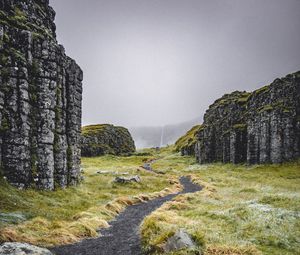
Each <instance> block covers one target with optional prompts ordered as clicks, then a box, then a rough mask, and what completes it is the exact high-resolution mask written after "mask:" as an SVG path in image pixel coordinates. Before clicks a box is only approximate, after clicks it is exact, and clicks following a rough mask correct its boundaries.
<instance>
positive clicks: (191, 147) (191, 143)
mask: <svg viewBox="0 0 300 255" xmlns="http://www.w3.org/2000/svg"><path fill="white" fill-rule="evenodd" d="M201 129H202V125H196V126H194V127H192V128H191V129H190V130H189V131H188V132H187V133H186V134H185V135H183V136H182V137H180V138H179V139H178V140H177V141H176V142H175V150H176V151H180V152H181V155H182V156H194V155H195V146H196V143H197V141H198V140H197V134H198V133H199V131H200V130H201Z"/></svg>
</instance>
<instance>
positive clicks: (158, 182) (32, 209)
mask: <svg viewBox="0 0 300 255" xmlns="http://www.w3.org/2000/svg"><path fill="white" fill-rule="evenodd" d="M147 159H148V157H144V156H131V157H116V156H104V157H97V158H83V159H82V167H83V169H84V177H85V181H84V182H83V183H82V184H81V185H79V186H77V187H70V188H67V189H65V190H56V191H54V192H46V191H36V190H31V189H30V190H18V189H15V188H13V187H11V186H10V185H8V184H7V183H6V182H5V181H4V180H3V179H2V180H1V183H0V212H1V213H4V215H2V218H1V215H0V241H9V240H12V241H26V242H30V243H33V244H39V245H56V244H63V243H69V242H74V241H78V240H79V239H80V238H83V237H89V236H96V231H95V230H96V229H97V228H99V227H103V226H104V227H105V226H107V222H106V221H108V220H110V219H112V218H113V217H115V216H116V214H117V213H119V212H120V211H121V210H123V209H124V207H125V206H126V205H128V204H133V203H137V202H139V201H142V200H143V199H146V200H147V199H150V198H153V197H157V196H160V195H163V194H166V193H170V192H171V190H170V189H169V190H165V191H163V192H161V193H159V192H160V191H162V190H164V189H165V188H167V187H169V188H170V187H172V188H173V189H174V185H173V186H172V185H170V182H169V179H168V178H161V177H159V176H156V175H154V174H152V173H148V172H146V171H138V170H137V169H138V166H140V165H141V164H142V163H143V161H145V160H147ZM98 170H109V171H113V172H116V171H117V172H119V173H124V172H128V173H129V174H130V175H131V174H132V175H136V174H139V175H140V176H141V178H142V182H141V183H130V184H125V185H124V184H123V185H122V184H116V183H114V182H113V180H114V178H115V175H114V174H105V175H100V174H97V173H96V172H97V171H98ZM14 214H17V215H19V214H20V215H21V218H25V220H26V221H25V222H23V223H19V224H17V225H16V224H15V219H14V217H13V216H14ZM10 218H11V220H10V221H9V220H7V219H10Z"/></svg>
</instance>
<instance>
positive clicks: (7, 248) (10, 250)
mask: <svg viewBox="0 0 300 255" xmlns="http://www.w3.org/2000/svg"><path fill="white" fill-rule="evenodd" d="M0 255H54V254H53V253H52V252H50V251H49V250H47V249H44V248H40V247H37V246H33V245H30V244H27V243H4V244H3V245H1V246H0Z"/></svg>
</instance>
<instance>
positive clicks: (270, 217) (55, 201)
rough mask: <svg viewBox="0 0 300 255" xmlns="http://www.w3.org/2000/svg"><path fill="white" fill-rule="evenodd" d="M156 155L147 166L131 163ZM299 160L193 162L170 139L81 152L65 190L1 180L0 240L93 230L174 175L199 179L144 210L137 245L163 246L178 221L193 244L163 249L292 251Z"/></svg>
mask: <svg viewBox="0 0 300 255" xmlns="http://www.w3.org/2000/svg"><path fill="white" fill-rule="evenodd" d="M153 159H157V161H155V163H153V165H152V167H153V168H154V170H159V172H164V173H165V174H164V175H159V174H155V173H149V172H146V171H143V170H141V169H140V168H138V166H140V165H142V163H143V162H145V161H149V160H153ZM299 166H300V162H299V161H298V162H293V163H285V164H282V165H255V166H246V165H231V164H210V165H198V164H197V163H196V162H195V159H194V158H193V157H187V156H185V157H181V156H180V155H179V153H174V147H173V146H169V147H167V148H163V149H161V150H160V151H157V150H155V149H147V150H144V151H140V152H137V153H135V155H133V156H130V157H117V156H112V155H109V156H104V157H97V158H83V159H82V167H83V169H84V177H85V181H84V182H83V183H82V184H81V185H79V186H77V187H71V188H68V189H66V190H56V191H54V192H43V191H34V190H25V191H24V190H23V191H21V190H17V189H15V188H12V187H11V186H9V185H8V184H7V183H5V181H4V180H2V181H1V183H0V242H1V241H22V242H29V243H32V244H36V245H42V246H52V245H59V244H66V243H72V242H76V241H78V240H80V239H83V238H87V237H95V236H97V232H96V230H97V229H98V228H101V227H107V226H108V223H107V222H108V221H109V220H111V219H113V218H114V217H115V216H116V215H117V214H118V213H119V212H121V211H122V210H123V209H124V208H125V207H126V206H128V205H131V204H134V203H137V202H141V201H147V200H149V199H152V198H155V197H158V196H163V195H165V194H168V193H170V192H174V191H175V190H178V189H179V188H180V186H179V185H178V182H177V181H176V180H178V177H179V176H182V175H189V176H191V178H192V180H193V181H194V182H196V183H198V184H200V185H201V186H202V187H203V190H202V191H200V192H197V193H194V194H185V195H179V196H177V197H176V198H175V199H174V200H172V201H170V202H167V203H165V204H164V205H163V206H162V207H161V208H159V209H158V210H156V211H155V212H153V213H152V214H151V215H149V216H148V217H146V218H145V219H144V221H143V223H142V225H141V227H140V233H141V237H142V244H143V249H144V250H145V251H147V252H148V253H152V254H165V253H163V249H162V247H163V245H164V244H165V242H166V241H167V239H168V238H169V237H170V236H172V235H173V234H174V233H175V232H176V231H177V230H178V229H179V228H184V229H186V231H187V232H188V233H190V234H191V237H192V239H193V240H194V242H195V243H196V244H197V247H198V248H197V249H196V250H180V251H177V252H175V253H174V252H173V253H170V254H174V255H179V254H182V255H187V254H200V253H204V254H208V255H219V254H220V255H221V254H222V255H224V254H228V255H229V254H230V255H233V254H235V255H259V254H270V255H271V254H272V255H273V254H275V255H279V254H287V255H291V254H299V250H300V224H299V222H300V220H299V219H300V192H299V190H300V189H299V188H300V182H299V179H300V167H299ZM98 170H106V171H113V172H116V171H117V172H119V173H124V172H128V173H129V174H130V175H135V174H139V175H140V176H141V178H142V182H141V183H132V184H123V185H122V184H121V185H120V184H116V183H113V179H114V176H115V175H113V174H111V173H108V174H102V175H99V174H97V173H96V172H97V171H98Z"/></svg>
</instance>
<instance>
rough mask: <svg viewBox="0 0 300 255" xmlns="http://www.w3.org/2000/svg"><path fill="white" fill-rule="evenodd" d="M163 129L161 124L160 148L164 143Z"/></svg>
mask: <svg viewBox="0 0 300 255" xmlns="http://www.w3.org/2000/svg"><path fill="white" fill-rule="evenodd" d="M164 129H165V127H164V126H162V127H161V135H160V148H162V147H163V145H164Z"/></svg>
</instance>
